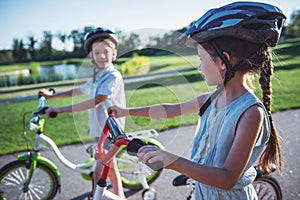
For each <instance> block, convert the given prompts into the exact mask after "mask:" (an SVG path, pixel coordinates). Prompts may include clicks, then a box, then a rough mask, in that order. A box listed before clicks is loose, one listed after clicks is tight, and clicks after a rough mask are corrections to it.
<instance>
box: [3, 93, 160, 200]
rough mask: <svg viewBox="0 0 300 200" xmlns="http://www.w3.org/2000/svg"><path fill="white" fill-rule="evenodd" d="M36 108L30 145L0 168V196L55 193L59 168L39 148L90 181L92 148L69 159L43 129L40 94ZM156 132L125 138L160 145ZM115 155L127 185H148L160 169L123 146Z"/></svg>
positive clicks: (47, 196) (46, 196) (35, 196)
mask: <svg viewBox="0 0 300 200" xmlns="http://www.w3.org/2000/svg"><path fill="white" fill-rule="evenodd" d="M39 108H40V109H39V111H38V112H33V113H30V114H32V115H33V117H32V118H31V120H30V123H29V124H30V127H29V129H30V130H31V131H33V130H36V137H35V141H34V146H33V149H32V150H28V151H27V152H26V153H22V154H19V155H18V156H17V159H16V160H15V161H12V162H10V163H8V164H6V165H5V166H3V167H2V168H1V170H0V200H3V199H7V200H10V199H32V200H37V199H47V200H48V199H53V198H54V197H55V196H56V194H57V192H58V191H60V187H61V175H60V171H59V169H58V168H57V166H56V165H55V164H54V163H53V162H52V161H51V160H49V159H47V158H46V157H43V156H42V155H41V153H42V151H41V150H51V151H53V152H54V155H55V156H56V157H57V158H58V160H59V161H61V162H62V163H63V164H64V165H65V166H66V167H67V168H70V169H72V170H74V171H76V172H78V173H79V174H80V175H81V176H82V178H83V179H85V180H89V181H92V177H93V171H94V167H95V164H96V163H95V162H96V161H95V159H94V158H93V151H92V149H93V148H92V147H89V149H88V152H89V153H90V157H89V158H88V159H86V160H85V161H84V162H82V163H78V164H75V163H72V162H71V161H69V160H68V159H67V158H66V157H64V155H63V154H62V153H61V152H60V150H59V148H58V147H57V145H56V144H55V142H54V141H53V140H52V139H51V138H50V137H48V136H46V135H45V134H44V133H43V130H44V126H45V122H46V120H45V119H44V118H43V116H42V115H43V114H45V109H46V107H45V98H44V97H40V98H39ZM26 114H28V113H25V114H24V116H23V124H25V115H26ZM53 117H55V116H53ZM23 127H25V125H24V126H23ZM24 129H25V128H24ZM24 133H26V130H24ZM25 135H26V134H25ZM157 135H158V133H157V132H156V131H155V130H145V131H139V132H134V133H128V134H127V136H128V137H129V138H140V139H141V140H142V141H143V142H145V143H147V144H152V145H155V146H157V147H159V148H163V146H162V144H161V143H159V142H158V141H157V140H155V139H154V138H155V137H157ZM116 158H117V165H118V168H119V171H120V173H121V178H122V183H123V186H124V187H125V188H128V189H149V184H151V183H152V182H153V181H155V180H156V179H157V178H158V177H159V175H160V173H161V172H162V171H161V170H158V171H155V170H152V169H151V168H150V167H148V166H147V165H144V164H142V163H140V162H138V160H137V157H136V156H132V155H129V154H128V153H127V151H126V146H121V147H120V149H119V150H118V152H117V153H116Z"/></svg>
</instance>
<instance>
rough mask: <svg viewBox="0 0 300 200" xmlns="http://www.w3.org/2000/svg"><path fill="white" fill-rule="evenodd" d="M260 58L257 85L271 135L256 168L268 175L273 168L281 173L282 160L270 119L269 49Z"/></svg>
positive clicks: (271, 68) (270, 69) (270, 64)
mask: <svg viewBox="0 0 300 200" xmlns="http://www.w3.org/2000/svg"><path fill="white" fill-rule="evenodd" d="M261 57H264V58H265V59H264V60H265V62H264V63H263V65H262V68H261V69H260V78H259V83H260V85H261V90H262V101H263V104H264V106H265V108H266V110H267V113H268V116H269V119H270V125H271V135H270V138H269V141H268V142H267V144H266V148H265V150H264V152H263V153H262V155H261V157H260V159H259V164H258V166H257V167H258V168H259V169H260V170H261V171H262V172H264V173H266V174H269V173H271V172H273V171H274V170H275V168H274V167H276V168H278V169H279V171H280V172H281V171H282V158H281V152H280V145H279V138H278V134H277V131H276V128H275V125H274V123H273V120H272V117H271V103H272V87H271V86H272V85H271V76H272V75H273V62H272V53H271V50H270V48H264V49H263V50H262V51H261Z"/></svg>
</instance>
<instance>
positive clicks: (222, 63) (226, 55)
mask: <svg viewBox="0 0 300 200" xmlns="http://www.w3.org/2000/svg"><path fill="white" fill-rule="evenodd" d="M223 54H224V56H225V57H226V58H227V60H228V61H229V63H231V62H230V61H231V57H230V55H229V53H227V52H226V51H223ZM220 62H221V63H220V64H221V69H222V70H225V69H226V65H225V63H224V62H223V61H222V59H220Z"/></svg>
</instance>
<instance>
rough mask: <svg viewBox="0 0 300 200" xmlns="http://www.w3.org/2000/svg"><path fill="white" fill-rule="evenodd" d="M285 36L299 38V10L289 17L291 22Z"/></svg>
mask: <svg viewBox="0 0 300 200" xmlns="http://www.w3.org/2000/svg"><path fill="white" fill-rule="evenodd" d="M285 35H286V36H289V37H299V35H300V10H296V11H294V12H293V13H292V15H291V22H290V24H289V26H288V27H287V30H286V33H285Z"/></svg>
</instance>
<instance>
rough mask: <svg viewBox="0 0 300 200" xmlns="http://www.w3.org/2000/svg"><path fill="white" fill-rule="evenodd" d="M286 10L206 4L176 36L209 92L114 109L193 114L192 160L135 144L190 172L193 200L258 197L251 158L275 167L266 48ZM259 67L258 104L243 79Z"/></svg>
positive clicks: (148, 157)
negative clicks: (196, 62) (192, 53)
mask: <svg viewBox="0 0 300 200" xmlns="http://www.w3.org/2000/svg"><path fill="white" fill-rule="evenodd" d="M284 20H285V16H284V15H283V14H282V12H281V10H279V9H278V8H277V7H275V6H272V5H268V4H264V3H256V2H236V3H232V4H229V5H226V6H223V7H220V8H218V9H212V10H209V11H208V12H207V13H206V14H204V15H203V17H201V18H200V19H198V20H197V21H196V23H195V24H194V25H193V26H192V27H191V28H189V29H188V30H187V31H186V32H185V33H183V34H182V35H181V37H180V38H179V42H180V43H185V44H187V45H194V46H196V47H197V49H198V54H199V57H200V59H201V65H200V67H199V69H200V70H201V72H202V73H203V76H204V77H205V81H206V83H207V84H208V85H217V89H216V90H215V91H214V92H212V93H209V94H202V95H200V96H198V97H196V98H195V99H192V100H190V101H187V102H183V103H178V104H160V105H153V106H148V107H142V108H128V109H122V108H119V107H112V108H110V110H116V114H117V116H118V117H121V116H128V115H136V116H150V117H157V118H169V117H175V116H178V115H183V114H188V113H193V112H198V111H199V109H200V112H199V115H200V118H199V123H198V127H197V130H196V134H195V138H194V144H193V148H192V153H191V160H187V159H185V158H182V157H180V156H177V155H174V154H172V153H170V152H167V151H164V150H160V149H158V148H156V147H154V146H150V145H147V146H144V147H142V148H140V149H139V151H138V157H139V159H140V160H141V161H142V162H143V163H146V162H147V161H148V162H149V163H153V162H157V161H162V162H163V164H164V167H165V168H168V169H172V170H176V171H178V172H180V173H182V174H184V175H186V176H188V177H191V178H193V179H194V180H195V181H196V183H195V192H194V195H193V198H194V199H197V200H198V199H257V196H256V192H255V190H254V188H253V186H252V184H251V183H252V182H253V180H254V178H255V176H256V170H255V168H254V164H255V162H256V160H257V158H259V156H260V159H259V163H258V166H257V167H258V168H259V169H260V170H262V171H263V172H264V173H270V172H272V171H273V170H274V167H275V166H276V167H277V168H278V169H279V170H280V171H281V154H280V147H279V143H278V135H277V132H276V130H275V127H274V124H273V121H272V117H271V94H272V90H271V82H270V78H271V75H272V72H273V64H272V55H271V49H270V48H271V47H274V46H275V45H276V44H277V42H278V39H279V36H280V32H281V29H282V26H283V22H284ZM257 72H259V73H260V79H259V83H260V85H261V89H262V93H263V95H262V100H263V102H261V101H260V100H259V99H258V98H257V97H256V96H255V95H254V93H253V92H252V91H251V89H250V87H249V86H248V84H247V77H248V75H249V74H254V73H257Z"/></svg>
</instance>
